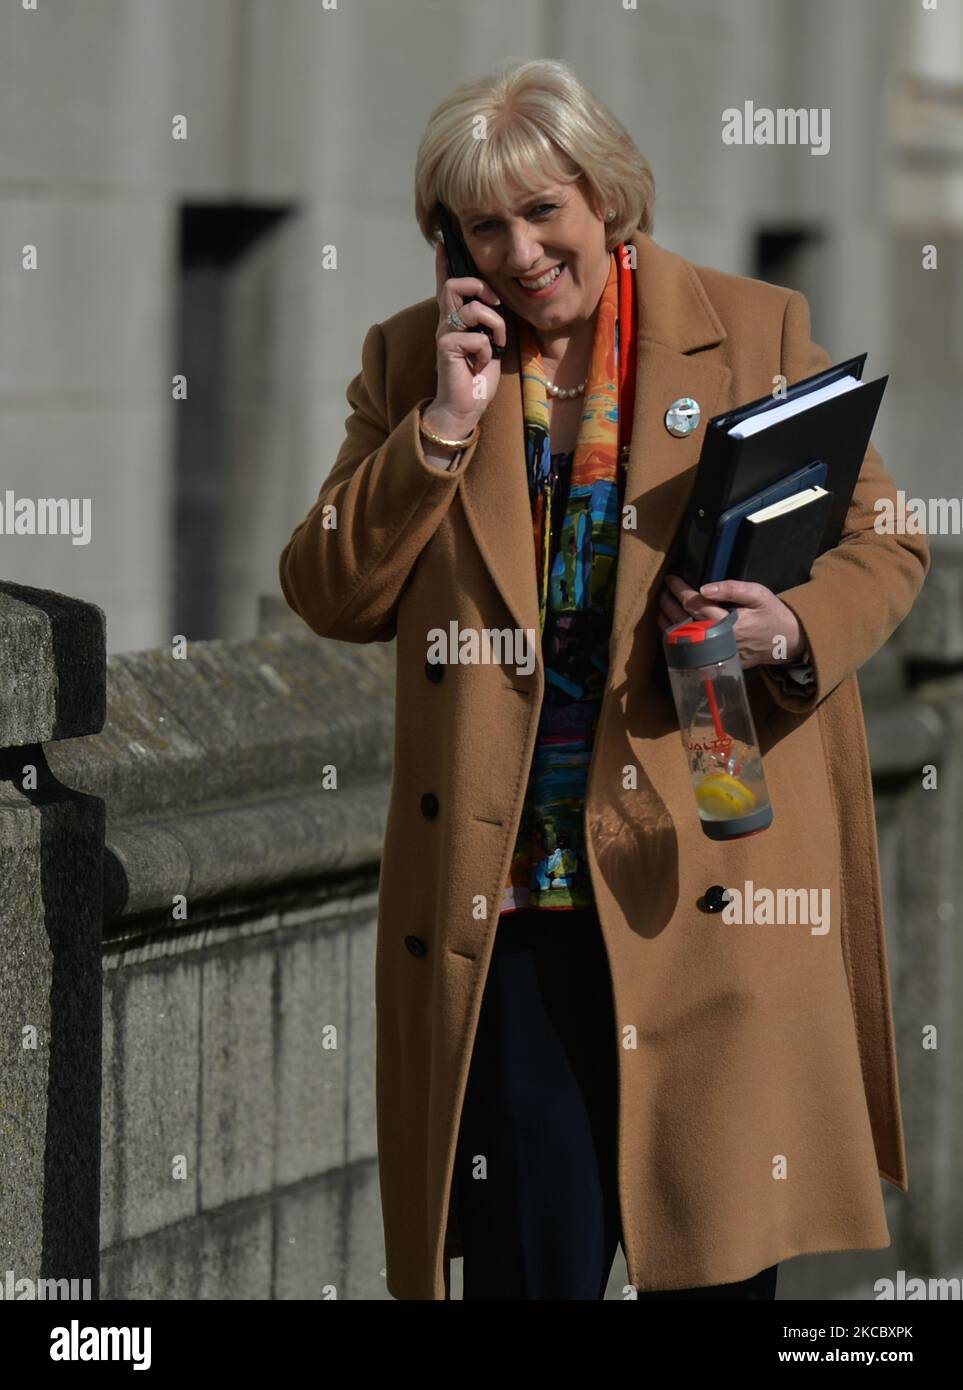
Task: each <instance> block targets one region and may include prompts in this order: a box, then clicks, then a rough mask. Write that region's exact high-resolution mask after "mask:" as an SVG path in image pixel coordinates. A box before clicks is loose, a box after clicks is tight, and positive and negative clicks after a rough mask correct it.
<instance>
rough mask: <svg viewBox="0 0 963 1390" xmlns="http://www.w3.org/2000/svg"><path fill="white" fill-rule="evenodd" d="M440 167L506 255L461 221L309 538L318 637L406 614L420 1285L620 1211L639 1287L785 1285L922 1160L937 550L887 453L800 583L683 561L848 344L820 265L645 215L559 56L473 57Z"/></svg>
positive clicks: (581, 1249)
mask: <svg viewBox="0 0 963 1390" xmlns="http://www.w3.org/2000/svg"><path fill="white" fill-rule="evenodd" d="M479 134H480V136H481V138H479ZM415 184H416V211H417V217H418V222H419V226H420V229H421V231H422V233H423V234H424V236H425V237H426V239H427V240H428V241H429V243H430V244H433V243H434V241H435V238H436V235H437V230H438V217H439V206H440V205H444V206H445V207H447V208H449V209H450V210H451V211H452V212H453V213H454V214H455V216H456V217H457V220H458V224H459V226H460V229H461V232H462V234H463V237H464V240H465V243H466V245H467V249H468V251H469V252H470V255H471V257H472V258H473V261H474V264H475V267H476V268H477V271H478V277H477V278H476V277H472V276H469V277H450V276H449V275H448V273H447V270H446V262H445V259H444V252H443V251H442V249H441V248H440V247H438V246H436V250H435V274H436V294H435V296H433V297H432V298H430V299H425V300H422V301H421V302H420V303H418V304H415V305H413V306H412V307H411V308H409V309H405V310H402V311H401V312H400V313H397V314H394V315H392V316H391V317H389V318H386V319H385V320H384V321H383V322H381V323H378V324H375V325H374V326H373V327H372V328H371V329H370V330H369V332H368V334H367V337H366V339H365V343H364V348H363V352H362V370H361V372H360V373H359V374H358V375H357V376H355V378H354V380H353V381H352V382H351V383H350V385H349V387H348V392H347V394H348V402H349V404H350V406H351V408H352V414H351V415H350V417H349V418H348V420H347V422H346V439H345V441H344V444H343V445H342V447H341V450H340V452H339V454H338V457H337V460H336V462H335V465H334V467H333V469H332V470H331V472H330V474H329V475H328V477H327V478H326V479H325V481H324V483H323V484H322V486H321V490H320V493H319V495H318V499H317V501H316V503H315V504H314V506H313V507H312V508H311V510H310V511H309V512H308V514H307V516H306V517H305V518H304V520H303V521H302V522H301V523H300V525H298V526H297V527H296V529H295V530H294V532H293V534H292V536H291V539H290V540H289V541H288V543H287V545H286V546H285V548H284V552H283V554H282V556H281V562H280V579H281V586H282V589H283V592H284V594H285V597H286V599H287V601H288V603H289V604H290V605H291V606H292V607H293V608H294V609H295V610H296V611H297V612H298V613H300V614H301V616H302V617H303V618H304V619H305V621H306V622H307V623H308V624H309V625H310V626H311V627H312V628H313V629H314V631H315V632H317V633H319V634H320V635H322V636H327V637H333V638H336V639H338V640H341V641H351V642H371V641H389V640H391V639H392V638H397V661H398V677H397V723H396V741H395V765H394V778H393V784H392V791H391V800H390V806H389V811H388V824H387V832H386V838H385V847H384V856H383V860H382V869H381V880H380V903H379V926H378V947H377V967H376V996H377V997H376V1002H377V1046H378V1060H377V1110H378V1133H379V1140H378V1143H379V1167H380V1181H381V1196H382V1209H383V1214H384V1222H385V1237H386V1249H387V1280H388V1289H389V1291H390V1292H391V1293H392V1294H394V1295H395V1296H396V1297H398V1298H427V1299H441V1298H447V1297H448V1296H449V1259H450V1258H451V1257H452V1256H456V1255H459V1254H463V1255H464V1259H465V1266H464V1287H465V1297H466V1298H550V1299H554V1298H587V1299H597V1298H601V1297H602V1293H603V1290H604V1287H605V1283H606V1280H607V1277H608V1274H609V1271H610V1268H611V1264H612V1259H613V1256H614V1252H615V1247H616V1244H617V1243H618V1242H619V1241H620V1242H621V1244H622V1246H623V1249H624V1251H625V1256H626V1262H627V1267H628V1274H629V1279H630V1282H631V1284H632V1286H633V1287H634V1289H635V1290H637V1291H638V1294H639V1296H640V1297H646V1298H706V1297H710V1298H771V1297H773V1296H774V1291H775V1275H776V1267H777V1265H778V1262H779V1261H781V1260H785V1259H788V1258H790V1257H791V1256H793V1255H799V1254H803V1253H806V1252H815V1251H831V1250H844V1249H847V1250H848V1249H879V1248H882V1247H884V1246H887V1245H888V1244H889V1243H890V1241H889V1232H888V1230H887V1226H886V1218H885V1212H884V1206H883V1200H882V1193H881V1190H880V1183H879V1178H880V1176H882V1177H884V1178H886V1179H887V1180H888V1181H889V1182H891V1183H892V1184H894V1185H895V1186H896V1187H898V1188H899V1189H900V1190H902V1191H906V1190H907V1178H906V1166H905V1157H904V1150H903V1134H902V1127H901V1117H900V1107H899V1092H898V1082H897V1075H896V1059H895V1051H894V1044H893V1027H892V1014H891V1006H890V995H889V981H888V973H887V963H886V950H885V940H884V935H883V923H882V916H881V909H880V887H879V870H878V860H877V853H876V837H875V825H874V818H873V804H872V788H871V782H870V774H869V767H868V761H867V755H866V745H865V736H864V729H863V722H862V712H861V707H860V701H859V694H858V689H857V685H856V676H855V673H856V671H857V669H858V668H859V667H860V666H861V665H862V664H863V663H864V662H865V661H866V660H867V659H868V658H869V657H870V656H871V655H872V654H873V653H874V652H875V651H877V650H878V648H879V647H880V646H882V644H883V643H884V642H885V641H886V640H887V638H888V637H889V635H890V633H891V632H892V631H893V629H894V628H895V627H896V626H897V624H898V623H899V622H900V621H901V620H902V618H903V617H904V616H905V615H906V613H907V611H908V610H909V608H910V606H911V604H912V602H913V600H914V598H915V596H916V594H917V592H918V591H919V589H920V586H921V585H922V582H923V579H924V576H925V574H926V571H927V568H928V565H929V552H928V549H927V545H926V542H925V540H924V539H923V538H922V537H920V536H902V535H881V534H878V533H877V532H876V531H875V530H874V527H873V519H874V515H875V512H874V508H873V504H874V502H875V501H876V499H878V498H880V497H889V498H891V499H894V500H895V489H894V484H893V480H892V479H891V477H890V476H889V474H888V473H887V472H886V470H885V469H884V468H883V466H882V461H881V459H880V457H879V454H878V453H877V452H876V450H875V449H874V448H873V447H872V446H870V447H869V449H868V450H867V453H866V457H865V461H864V463H863V466H862V470H861V473H860V476H859V480H858V483H857V487H856V490H855V493H854V497H853V501H852V505H851V507H850V510H849V514H848V517H847V523H846V527H845V530H844V535H843V537H842V539H841V541H840V544H839V545H838V546H837V547H836V548H835V549H834V550H833V551H831V552H827V553H826V554H824V555H823V556H821V557H820V558H819V560H818V561H817V563H816V565H815V566H814V569H813V573H812V577H811V578H810V580H809V582H808V583H806V584H803V585H799V586H797V587H796V588H793V589H790V590H787V591H785V592H784V593H782V594H781V595H779V596H777V595H776V594H773V593H771V592H770V591H769V590H767V589H764V588H762V587H761V586H758V585H749V584H741V585H740V584H734V583H726V584H724V585H722V586H721V588H720V589H719V591H718V592H717V593H716V594H714V595H712V596H707V595H702V594H700V593H696V592H695V591H693V590H692V589H691V588H689V587H688V586H687V585H685V584H684V583H683V582H682V581H681V580H680V579H679V578H678V576H675V575H673V574H668V573H666V572H665V571H666V569H667V565H666V556H667V553H668V551H669V547H670V545H671V543H672V541H673V539H674V537H675V534H676V531H677V529H678V527H679V524H680V521H681V519H682V516H683V512H684V508H685V502H686V498H687V495H688V490H689V488H690V486H691V482H692V477H693V471H694V468H695V465H696V463H697V460H698V458H699V453H700V448H701V445H702V439H703V435H704V430H705V424H706V422H707V421H708V420H709V419H710V418H711V417H712V416H714V415H717V414H719V413H721V412H722V411H724V410H727V409H730V408H732V407H734V406H736V405H739V404H743V403H745V402H746V401H750V400H753V399H756V398H758V397H760V396H762V395H764V394H766V393H767V392H769V391H771V390H772V387H773V384H774V382H775V381H778V380H779V378H780V376H784V377H785V378H786V379H787V381H788V382H789V383H792V382H794V381H797V380H800V379H801V378H803V377H805V376H809V375H811V374H812V373H813V372H815V371H817V370H819V369H820V368H822V367H824V366H827V365H829V358H828V356H827V354H826V353H825V352H824V351H823V349H822V348H819V347H817V346H816V345H815V344H814V343H812V342H811V341H810V337H809V311H808V306H807V303H806V300H805V299H804V297H803V296H802V295H801V294H800V293H798V292H794V291H791V290H787V289H783V288H781V287H779V286H773V285H768V284H764V283H762V282H760V281H756V280H751V279H745V278H741V277H738V276H735V275H730V274H726V273H724V272H722V271H718V270H715V269H712V268H710V267H705V266H696V265H693V264H691V263H689V262H687V261H685V260H684V259H683V258H682V257H680V256H678V255H676V254H674V253H673V252H671V251H668V250H667V249H665V248H662V247H660V246H658V245H657V243H656V242H654V241H653V240H652V238H651V236H650V232H651V229H652V208H653V183H652V176H651V171H650V169H649V166H648V164H647V163H646V161H645V160H644V159H643V157H642V156H641V155H640V153H639V152H638V150H637V149H636V148H635V146H634V144H633V143H632V141H631V139H630V138H629V136H628V135H627V134H626V132H625V131H624V129H623V128H622V126H621V125H620V124H619V123H618V122H617V121H616V120H615V118H614V117H613V116H612V115H611V114H610V113H609V112H608V111H607V110H606V109H605V107H604V106H602V105H601V104H600V103H599V102H598V101H597V100H596V99H595V98H594V97H593V96H592V95H591V94H590V93H589V92H587V91H586V89H585V88H584V87H583V86H582V84H581V83H579V82H578V80H577V79H576V78H575V76H574V75H573V74H572V73H571V72H570V71H569V70H568V69H567V68H566V67H564V66H563V65H562V64H560V63H555V62H532V63H524V64H520V65H517V66H515V67H514V68H511V69H509V70H508V71H507V72H506V73H504V74H501V75H498V76H495V77H492V78H486V79H482V80H479V81H473V82H469V83H465V84H463V85H462V86H461V87H459V88H458V89H456V91H455V92H453V93H452V95H451V96H450V97H449V98H448V99H447V100H446V101H444V102H443V103H442V104H441V105H440V106H439V107H438V108H437V110H436V111H435V112H434V113H433V114H432V116H431V118H430V121H429V124H428V129H427V131H426V133H425V136H424V138H423V140H422V143H421V146H420V149H419V153H418V161H417V168H416V174H415ZM471 297H474V298H471ZM470 298H471V302H467V301H468V300H469V299H470ZM485 327H487V328H489V329H491V330H492V333H493V336H494V341H495V343H496V344H497V345H498V346H499V347H500V348H504V349H505V351H504V354H503V355H501V356H500V357H495V356H493V353H492V350H491V344H490V342H489V340H488V338H487V337H486V336H485V334H483V333H482V332H481V329H482V328H485ZM627 366H629V367H631V370H629V371H626V367H627ZM683 397H692V398H694V399H695V400H696V401H697V402H698V403H699V407H700V416H699V421H700V422H699V424H698V427H697V428H695V429H693V430H691V431H690V432H688V433H685V432H684V427H683V428H682V429H681V430H680V428H679V426H678V424H677V423H676V422H677V419H678V415H677V413H675V412H674V411H673V407H674V406H677V405H678V403H679V402H680V400H681V399H682V398H683ZM630 426H634V427H633V428H632V429H631V440H630V443H629V444H628V447H627V448H626V447H624V446H625V442H626V439H627V437H628V433H629V427H630ZM670 426H671V427H672V428H671V429H670ZM713 600H715V601H713ZM719 601H722V602H725V603H735V604H736V605H737V606H738V622H737V625H736V636H737V640H738V646H739V652H740V656H741V659H742V664H743V666H744V667H745V668H746V669H747V671H749V672H750V678H749V680H748V688H749V690H750V703H751V706H752V710H753V715H754V718H755V723H756V729H757V733H758V736H759V739H760V745H761V748H762V752H763V756H764V760H765V768H766V775H767V782H768V786H769V791H770V794H771V797H772V801H773V806H774V813H775V818H774V822H773V824H772V826H771V827H770V828H769V829H768V830H766V831H765V832H764V833H762V834H759V835H754V836H750V837H747V838H745V839H742V840H736V841H731V842H729V843H723V842H720V841H714V840H710V839H708V838H707V837H706V836H705V835H704V834H703V833H702V831H701V828H700V825H699V820H698V815H697V813H696V808H695V804H694V798H693V795H692V788H691V783H690V780H689V774H688V769H687V764H686V759H685V756H684V752H683V749H682V745H681V741H680V737H679V730H678V725H677V722H676V717H675V711H674V708H673V705H672V702H671V699H670V698H669V696H668V695H667V694H666V692H665V690H664V689H662V688H660V687H659V685H658V684H657V683H656V682H654V681H653V678H652V675H653V668H654V657H655V656H656V654H657V651H658V645H659V643H660V640H661V636H660V635H661V631H662V630H663V629H664V628H665V627H666V626H667V625H669V624H671V623H674V622H677V621H679V620H681V619H682V618H683V617H685V616H686V615H693V616H696V617H721V616H723V614H724V613H725V612H726V611H727V610H726V609H723V608H720V607H719V606H718V603H719ZM496 637H498V638H499V642H498V643H496V641H495V638H496ZM776 639H783V643H784V645H783V646H782V647H779V646H778V643H777V640H776ZM530 649H531V650H533V651H534V655H535V659H534V662H529V663H526V661H525V660H524V655H525V653H526V652H527V651H528V650H530ZM774 651H778V652H779V654H780V659H779V660H776V659H774V656H773V652H774ZM755 668H758V670H756V669H755ZM749 881H751V882H752V883H753V884H755V885H756V887H757V888H761V887H766V888H769V889H770V890H773V891H774V890H776V889H777V888H785V889H796V888H798V889H803V890H805V889H809V890H810V892H813V891H816V890H820V889H823V890H828V900H829V903H830V913H829V920H828V922H827V923H825V924H824V927H823V928H818V929H814V928H813V927H811V926H809V925H804V924H796V923H794V924H792V925H789V924H787V925H782V926H776V925H759V924H758V923H757V922H755V921H753V920H752V917H751V914H750V917H749V919H748V920H747V921H745V922H742V923H739V922H732V923H730V922H727V921H724V920H723V918H722V917H721V916H720V915H719V913H718V911H717V910H716V909H718V908H719V907H721V906H722V905H723V904H722V902H721V901H720V895H721V890H722V888H723V887H724V886H734V887H738V888H739V889H740V891H741V890H742V889H743V887H744V886H745V885H747V884H748V882H749Z"/></svg>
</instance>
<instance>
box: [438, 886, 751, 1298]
mask: <svg viewBox="0 0 963 1390" xmlns="http://www.w3.org/2000/svg"><path fill="white" fill-rule="evenodd" d="M617 1065H618V1064H617V1054H616V1036H615V1020H614V1016H613V1002H612V989H611V982H610V977H609V966H608V958H607V955H606V951H605V943H604V941H603V939H602V933H601V926H600V924H599V920H598V916H597V914H596V913H595V912H594V911H593V910H584V911H581V910H580V911H576V912H544V913H542V912H537V911H531V912H526V911H521V912H514V913H508V914H506V915H505V916H503V917H502V918H501V919H500V921H499V924H498V928H497V932H496V936H495V945H494V948H493V952H492V959H491V964H490V967H489V974H488V979H487V981H486V985H485V994H484V998H483V1000H482V1009H481V1015H480V1018H479V1024H478V1031H477V1034H476V1038H475V1046H474V1051H473V1053H472V1060H471V1067H470V1071H469V1077H468V1086H467V1089H466V1093H465V1101H464V1106H463V1109H462V1118H461V1125H460V1128H459V1133H458V1146H457V1151H456V1158H455V1172H454V1175H453V1181H452V1202H453V1204H454V1206H455V1210H456V1213H457V1219H458V1223H459V1226H460V1229H461V1233H462V1241H463V1249H464V1298H465V1299H466V1300H467V1299H529V1298H533V1299H601V1298H602V1297H603V1295H604V1292H605V1286H606V1284H607V1282H608V1277H609V1273H610V1272H611V1268H612V1261H613V1260H614V1258H615V1250H616V1246H617V1245H618V1244H619V1242H620V1240H621V1235H622V1226H621V1218H620V1213H619V1203H618V1186H617V1181H616V1163H617V1147H616V1139H617V1128H616V1127H617V1123H618V1088H617ZM777 1269H778V1266H777V1265H773V1266H771V1267H770V1268H769V1269H764V1270H761V1271H760V1273H759V1274H756V1275H754V1276H753V1277H752V1278H751V1279H746V1280H743V1281H741V1282H739V1283H735V1284H714V1285H711V1286H708V1287H705V1288H697V1289H667V1290H655V1291H650V1292H640V1293H639V1295H638V1297H639V1298H640V1299H666V1298H671V1299H706V1298H711V1299H715V1298H726V1299H772V1298H774V1297H775V1293H776V1273H777Z"/></svg>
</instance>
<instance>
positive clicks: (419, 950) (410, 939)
mask: <svg viewBox="0 0 963 1390" xmlns="http://www.w3.org/2000/svg"><path fill="white" fill-rule="evenodd" d="M405 945H406V946H407V947H408V950H409V951H410V952H411V954H412V955H413V956H424V955H426V954H427V952H428V947H427V946H426V945H425V943H424V942H423V941H422V939H421V937H420V936H406V937H405Z"/></svg>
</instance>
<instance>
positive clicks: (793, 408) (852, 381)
mask: <svg viewBox="0 0 963 1390" xmlns="http://www.w3.org/2000/svg"><path fill="white" fill-rule="evenodd" d="M862 384H863V383H862V382H861V381H857V380H856V378H855V377H854V376H843V377H840V378H839V380H838V381H831V382H830V383H829V385H828V386H821V387H820V388H819V390H818V391H810V392H809V394H808V395H806V396H799V397H798V398H797V399H796V400H794V401H781V402H780V403H779V405H775V406H773V407H772V408H771V409H770V408H769V407H767V408H766V409H765V410H761V411H760V412H759V414H758V415H750V417H749V419H748V420H743V421H742V423H741V424H737V425H732V426H731V428H730V429H729V430H728V431H727V433H729V434H731V435H732V436H733V437H734V438H735V439H746V438H748V436H749V435H750V434H758V433H759V431H760V430H766V429H768V428H769V426H770V425H778V424H779V421H780V420H788V419H789V417H790V416H791V415H798V414H799V413H800V412H801V411H803V410H809V409H810V407H811V406H814V405H819V403H820V402H821V401H831V400H832V398H833V397H834V396H841V395H843V394H844V392H846V391H852V390H853V388H854V387H856V386H862Z"/></svg>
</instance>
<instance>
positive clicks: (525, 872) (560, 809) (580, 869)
mask: <svg viewBox="0 0 963 1390" xmlns="http://www.w3.org/2000/svg"><path fill="white" fill-rule="evenodd" d="M573 457H574V451H570V452H568V453H563V454H553V455H552V466H553V482H555V486H556V487H557V491H558V496H559V498H564V500H565V505H564V507H563V506H557V507H553V515H554V516H555V518H556V521H555V524H554V525H553V528H552V541H551V551H550V557H551V558H550V567H551V581H550V584H549V595H548V603H547V608H546V618H545V630H544V632H543V634H542V655H543V659H544V666H545V693H544V698H543V701H542V709H541V713H540V716H539V725H538V733H537V736H536V741H535V751H534V755H533V758H532V766H531V770H530V772H529V777H528V785H527V788H526V792H525V801H524V804H523V808H522V817H521V822H520V824H519V830H518V835H517V837H516V841H515V848H514V851H513V853H512V861H511V867H510V871H509V881H508V883H507V884H506V886H505V890H504V893H503V896H502V904H501V909H500V910H501V912H502V913H505V912H514V911H517V910H518V909H520V908H540V909H551V910H557V909H568V910H570V911H571V910H572V909H575V908H585V907H593V906H594V903H595V898H594V894H593V892H592V882H591V879H590V877H589V867H588V861H587V859H586V854H585V827H584V806H585V792H586V787H587V783H588V772H589V763H590V762H591V758H592V746H593V742H594V739H595V729H596V724H597V722H598V716H599V711H600V709H601V705H602V692H603V690H604V687H605V680H606V676H607V674H608V667H609V636H610V633H611V629H612V609H613V604H614V597H615V573H616V565H615V563H612V564H611V565H610V566H609V568H608V573H607V580H606V583H605V585H604V586H603V588H602V589H601V592H600V595H599V599H598V601H597V602H596V604H594V605H593V606H591V607H588V608H582V607H575V606H574V605H573V606H569V605H568V603H567V600H568V597H569V596H570V595H572V593H573V590H574V586H575V585H576V584H578V583H579V582H580V577H579V576H580V566H579V553H578V552H579V539H580V538H581V537H582V536H583V535H584V514H585V510H586V507H587V506H592V505H598V501H599V499H598V496H596V497H595V498H589V497H573V496H571V494H570V488H569V478H570V475H571V468H572V459H573ZM556 478H557V482H556V481H555V479H556ZM602 505H604V506H605V508H606V510H607V511H611V521H612V532H611V534H612V535H613V537H614V546H615V548H616V550H617V547H618V532H619V529H620V528H619V527H618V526H617V524H616V522H617V518H618V496H617V488H616V487H615V486H612V487H610V488H606V489H605V490H604V501H603V503H602ZM580 518H582V519H583V524H580V520H579V519H580ZM560 541H563V544H564V557H565V558H564V561H563V562H561V561H560V556H559V548H560V547H559V543H560ZM583 559H584V557H583Z"/></svg>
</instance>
